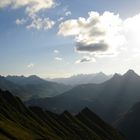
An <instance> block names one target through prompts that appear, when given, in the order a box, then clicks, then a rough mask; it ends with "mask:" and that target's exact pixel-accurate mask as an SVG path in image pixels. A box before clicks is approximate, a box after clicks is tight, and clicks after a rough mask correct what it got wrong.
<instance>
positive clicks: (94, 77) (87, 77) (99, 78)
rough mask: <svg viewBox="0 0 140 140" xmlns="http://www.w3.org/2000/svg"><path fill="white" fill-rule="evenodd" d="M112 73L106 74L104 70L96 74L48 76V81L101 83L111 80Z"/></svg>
mask: <svg viewBox="0 0 140 140" xmlns="http://www.w3.org/2000/svg"><path fill="white" fill-rule="evenodd" d="M111 77H112V75H106V74H104V73H102V72H99V73H95V74H78V75H74V76H71V77H67V78H53V79H50V78H47V80H48V81H52V82H57V83H63V84H66V85H81V84H89V83H95V84H99V83H102V82H105V81H107V80H109V79H110V78H111Z"/></svg>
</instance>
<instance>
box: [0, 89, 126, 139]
mask: <svg viewBox="0 0 140 140" xmlns="http://www.w3.org/2000/svg"><path fill="white" fill-rule="evenodd" d="M0 139H1V140H9V139H10V140H27V139H28V140H48V139H49V140H85V139H86V140H124V138H123V137H122V136H121V134H120V133H119V132H117V130H116V129H114V128H112V127H111V126H110V125H108V124H106V123H105V122H104V121H102V120H101V119H100V118H99V117H98V116H97V115H96V114H94V113H93V112H92V111H90V110H89V109H88V108H85V109H84V110H82V111H81V112H80V113H79V114H78V115H76V116H74V115H71V114H70V113H69V112H68V111H64V112H63V113H62V114H60V115H58V114H55V113H52V112H49V111H44V110H42V109H41V108H40V107H29V108H27V107H26V106H25V105H24V104H23V103H22V101H21V100H20V99H19V98H18V97H15V96H13V95H12V94H11V93H10V92H8V91H2V90H0Z"/></svg>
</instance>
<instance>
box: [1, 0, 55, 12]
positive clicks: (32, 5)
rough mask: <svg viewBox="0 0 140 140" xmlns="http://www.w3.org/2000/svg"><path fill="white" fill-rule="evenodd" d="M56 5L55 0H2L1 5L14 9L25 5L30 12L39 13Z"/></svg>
mask: <svg viewBox="0 0 140 140" xmlns="http://www.w3.org/2000/svg"><path fill="white" fill-rule="evenodd" d="M54 5H55V2H54V0H0V7H1V8H5V7H8V6H9V7H11V8H13V9H17V8H21V7H25V10H26V12H27V13H28V14H34V13H37V12H39V11H41V10H43V9H49V8H51V7H53V6H54Z"/></svg>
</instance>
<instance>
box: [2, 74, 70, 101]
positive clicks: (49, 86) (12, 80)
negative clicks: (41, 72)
mask: <svg viewBox="0 0 140 140" xmlns="http://www.w3.org/2000/svg"><path fill="white" fill-rule="evenodd" d="M0 88H1V89H3V90H8V91H11V92H12V93H14V94H15V95H16V96H18V97H20V98H21V99H22V100H28V99H33V98H43V97H52V96H55V95H58V94H61V93H63V92H65V91H68V90H70V89H71V88H72V87H71V86H68V85H64V84H59V83H55V82H49V81H46V80H44V79H41V78H40V77H37V76H35V75H32V76H29V77H24V76H7V77H3V76H0Z"/></svg>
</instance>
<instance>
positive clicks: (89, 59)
mask: <svg viewBox="0 0 140 140" xmlns="http://www.w3.org/2000/svg"><path fill="white" fill-rule="evenodd" d="M87 62H88V63H91V62H96V60H95V58H93V57H89V56H84V57H83V58H81V59H79V60H77V61H76V62H75V63H76V64H79V63H87Z"/></svg>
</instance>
